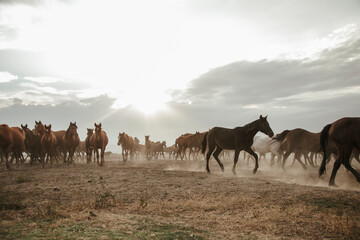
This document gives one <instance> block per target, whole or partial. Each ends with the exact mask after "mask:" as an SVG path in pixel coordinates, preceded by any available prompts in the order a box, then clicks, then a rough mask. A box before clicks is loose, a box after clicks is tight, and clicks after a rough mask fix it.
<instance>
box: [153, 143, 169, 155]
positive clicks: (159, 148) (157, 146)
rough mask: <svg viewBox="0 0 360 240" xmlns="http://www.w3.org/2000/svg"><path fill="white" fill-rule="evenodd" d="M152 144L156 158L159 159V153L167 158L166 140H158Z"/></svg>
mask: <svg viewBox="0 0 360 240" xmlns="http://www.w3.org/2000/svg"><path fill="white" fill-rule="evenodd" d="M151 144H152V151H153V153H154V156H155V158H156V159H158V157H159V155H160V156H162V157H163V159H165V155H164V148H166V141H162V142H160V141H157V142H155V143H151Z"/></svg>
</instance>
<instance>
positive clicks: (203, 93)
mask: <svg viewBox="0 0 360 240" xmlns="http://www.w3.org/2000/svg"><path fill="white" fill-rule="evenodd" d="M356 29H357V30H356V31H352V35H351V36H350V37H347V38H346V41H340V42H339V43H338V44H337V45H336V46H333V47H331V48H329V49H326V50H323V51H321V52H320V53H318V54H317V57H316V58H306V59H285V58H281V59H273V60H261V61H255V62H250V61H239V62H234V63H231V64H227V65H225V66H222V67H218V68H215V69H212V70H210V71H209V72H207V73H205V74H203V75H201V76H200V77H199V78H197V79H194V80H193V81H192V82H191V83H190V84H189V87H188V88H187V89H186V90H185V91H183V92H180V91H176V92H174V93H173V95H172V96H173V98H174V99H175V101H176V102H177V103H179V104H182V105H183V106H187V107H189V108H190V107H191V108H194V107H195V106H196V108H197V109H198V110H199V113H198V116H199V118H201V121H203V122H206V120H207V119H210V118H216V119H221V122H223V118H225V116H226V118H227V119H228V118H230V116H232V115H233V116H234V117H235V118H236V117H237V116H239V115H246V116H247V117H248V116H250V115H252V116H253V117H254V116H256V115H255V113H256V114H261V113H263V114H270V115H271V117H270V119H272V118H276V122H277V123H278V124H277V126H278V127H277V129H279V130H281V128H280V126H282V128H283V127H288V128H291V126H292V128H295V126H296V125H295V124H298V126H303V127H306V128H308V129H319V128H320V127H321V126H323V124H324V123H326V122H328V121H329V120H327V119H328V118H325V117H324V118H323V119H322V118H320V117H318V118H315V119H313V116H321V114H322V113H323V114H324V116H326V117H331V118H330V119H332V120H336V118H337V117H342V116H346V115H348V116H352V115H354V114H355V115H356V114H357V113H358V107H357V106H356V99H360V59H359V57H358V56H360V38H359V37H358V33H359V29H358V28H356ZM341 34H343V32H341ZM189 103H191V105H189ZM202 109H208V111H206V110H202ZM210 109H212V111H213V112H216V113H213V114H212V113H210V112H211V110H210ZM340 113H341V114H342V115H341V114H340ZM221 116H223V118H222V117H221ZM248 119H249V120H250V118H248ZM285 119H291V121H289V122H286V121H285Z"/></svg>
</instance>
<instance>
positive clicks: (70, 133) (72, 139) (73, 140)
mask: <svg viewBox="0 0 360 240" xmlns="http://www.w3.org/2000/svg"><path fill="white" fill-rule="evenodd" d="M77 128H78V127H77V125H76V122H74V123H72V122H70V125H69V127H68V129H67V130H66V132H65V135H63V136H62V144H63V154H64V162H66V155H67V153H69V156H68V159H67V162H68V164H70V163H73V162H74V159H73V157H74V153H75V149H76V147H77V146H78V145H79V143H80V137H79V134H78V133H77ZM55 136H56V135H55Z"/></svg>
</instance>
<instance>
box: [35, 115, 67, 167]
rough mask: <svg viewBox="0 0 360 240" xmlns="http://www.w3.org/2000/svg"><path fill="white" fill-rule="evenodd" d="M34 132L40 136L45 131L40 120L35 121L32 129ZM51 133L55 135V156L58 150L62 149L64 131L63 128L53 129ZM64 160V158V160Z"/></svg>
mask: <svg viewBox="0 0 360 240" xmlns="http://www.w3.org/2000/svg"><path fill="white" fill-rule="evenodd" d="M34 132H35V134H38V135H40V136H42V135H43V134H44V132H45V127H44V125H43V124H42V122H41V121H39V122H37V121H35V130H34ZM53 134H54V135H55V137H56V146H55V153H54V154H55V156H58V155H59V153H60V152H62V151H63V136H65V134H66V131H65V130H60V131H53ZM64 162H65V160H64Z"/></svg>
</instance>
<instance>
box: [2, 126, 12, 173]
mask: <svg viewBox="0 0 360 240" xmlns="http://www.w3.org/2000/svg"><path fill="white" fill-rule="evenodd" d="M13 144H14V140H13V134H12V132H11V129H10V127H9V126H8V125H7V124H1V125H0V152H1V153H2V154H3V155H4V157H5V161H6V168H10V164H9V153H11V151H12V148H13Z"/></svg>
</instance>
